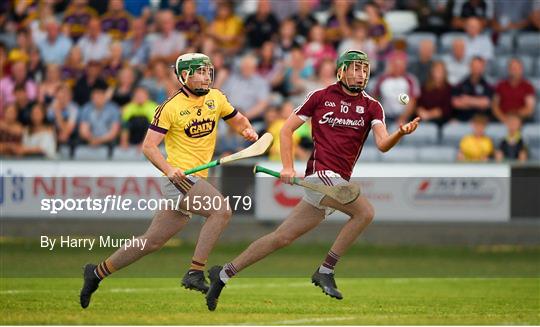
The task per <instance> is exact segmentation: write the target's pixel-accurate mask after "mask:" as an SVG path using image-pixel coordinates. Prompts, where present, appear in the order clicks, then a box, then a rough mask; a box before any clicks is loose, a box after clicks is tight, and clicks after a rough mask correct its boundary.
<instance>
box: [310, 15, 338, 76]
mask: <svg viewBox="0 0 540 327" xmlns="http://www.w3.org/2000/svg"><path fill="white" fill-rule="evenodd" d="M304 55H305V57H306V59H307V60H308V61H309V62H310V64H311V65H312V66H313V67H315V68H317V67H318V66H319V64H320V62H321V61H322V60H323V59H335V58H336V56H337V55H336V51H335V50H334V47H333V46H332V45H331V44H330V43H328V42H326V38H325V33H324V27H323V26H322V25H314V26H313V27H312V28H311V31H310V32H309V42H307V43H306V44H305V45H304Z"/></svg>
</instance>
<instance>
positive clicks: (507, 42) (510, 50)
mask: <svg viewBox="0 0 540 327" xmlns="http://www.w3.org/2000/svg"><path fill="white" fill-rule="evenodd" d="M496 50H497V54H503V55H513V54H514V35H513V34H510V33H508V34H502V35H501V36H499V39H498V40H497V46H496Z"/></svg>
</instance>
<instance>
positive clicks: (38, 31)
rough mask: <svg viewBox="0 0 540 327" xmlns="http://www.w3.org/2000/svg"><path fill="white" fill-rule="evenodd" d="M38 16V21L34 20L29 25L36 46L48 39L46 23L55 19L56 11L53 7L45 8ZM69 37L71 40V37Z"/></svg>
mask: <svg viewBox="0 0 540 327" xmlns="http://www.w3.org/2000/svg"><path fill="white" fill-rule="evenodd" d="M38 15H39V16H38V17H37V18H36V19H33V20H31V21H30V22H29V23H28V29H29V30H30V35H32V41H33V42H34V44H40V43H41V42H43V41H45V39H46V38H47V29H46V23H47V20H49V19H51V18H53V19H54V11H53V9H52V7H51V6H43V8H41V9H40V11H39V13H38ZM58 24H59V23H58ZM62 34H64V33H62ZM67 37H68V38H69V36H67ZM70 41H71V38H70Z"/></svg>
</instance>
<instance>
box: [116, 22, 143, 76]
mask: <svg viewBox="0 0 540 327" xmlns="http://www.w3.org/2000/svg"><path fill="white" fill-rule="evenodd" d="M122 50H123V51H122V54H123V56H124V60H126V61H127V62H128V63H129V64H130V65H131V66H134V67H137V68H138V69H139V70H142V69H143V66H144V65H146V63H147V62H148V58H149V56H150V42H149V41H148V38H147V37H146V24H145V22H144V20H142V19H140V18H136V19H134V20H133V21H132V23H131V36H130V37H129V38H128V39H127V40H125V41H124V42H123V43H122Z"/></svg>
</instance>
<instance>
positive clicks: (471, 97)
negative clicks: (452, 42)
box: [452, 57, 493, 121]
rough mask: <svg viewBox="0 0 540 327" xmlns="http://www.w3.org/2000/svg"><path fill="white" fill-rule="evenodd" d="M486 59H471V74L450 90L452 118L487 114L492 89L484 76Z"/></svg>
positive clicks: (468, 117) (468, 118)
mask: <svg viewBox="0 0 540 327" xmlns="http://www.w3.org/2000/svg"><path fill="white" fill-rule="evenodd" d="M485 67H486V61H485V60H484V59H483V58H482V57H475V58H473V59H472V60H471V69H470V70H471V74H470V75H469V76H467V78H466V79H465V80H463V81H462V82H461V83H460V84H459V85H458V86H456V87H455V88H454V89H453V90H452V106H453V108H454V110H453V116H454V117H453V118H456V119H458V120H460V121H469V120H470V119H471V118H472V117H473V116H475V115H477V114H483V115H488V114H489V110H490V107H491V97H492V96H493V89H492V88H491V86H490V85H489V84H488V82H487V81H486V79H485V78H484V72H485Z"/></svg>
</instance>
